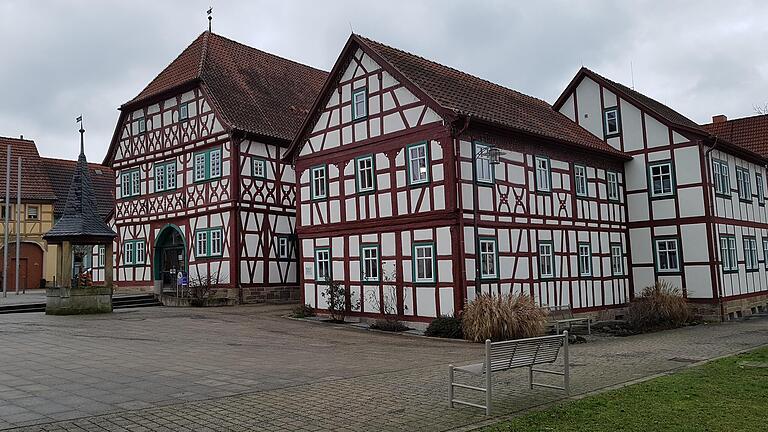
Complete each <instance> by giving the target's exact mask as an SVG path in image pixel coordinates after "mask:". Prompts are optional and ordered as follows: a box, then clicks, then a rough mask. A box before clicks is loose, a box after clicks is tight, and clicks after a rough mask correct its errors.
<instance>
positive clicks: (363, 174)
mask: <svg viewBox="0 0 768 432" xmlns="http://www.w3.org/2000/svg"><path fill="white" fill-rule="evenodd" d="M355 172H356V175H357V183H356V187H357V192H358V193H359V192H371V191H374V190H376V163H375V162H374V159H373V155H368V156H361V157H359V158H357V159H356V160H355Z"/></svg>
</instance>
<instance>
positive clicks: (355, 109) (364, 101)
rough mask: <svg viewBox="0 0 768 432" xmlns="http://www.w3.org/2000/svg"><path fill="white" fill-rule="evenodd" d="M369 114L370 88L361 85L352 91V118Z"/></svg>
mask: <svg viewBox="0 0 768 432" xmlns="http://www.w3.org/2000/svg"><path fill="white" fill-rule="evenodd" d="M367 116H368V88H366V87H361V88H359V89H355V90H353V91H352V120H360V119H363V118H366V117H367Z"/></svg>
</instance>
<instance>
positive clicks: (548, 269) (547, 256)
mask: <svg viewBox="0 0 768 432" xmlns="http://www.w3.org/2000/svg"><path fill="white" fill-rule="evenodd" d="M538 250H539V277H540V278H542V279H551V278H553V277H555V244H554V242H552V240H539V244H538Z"/></svg>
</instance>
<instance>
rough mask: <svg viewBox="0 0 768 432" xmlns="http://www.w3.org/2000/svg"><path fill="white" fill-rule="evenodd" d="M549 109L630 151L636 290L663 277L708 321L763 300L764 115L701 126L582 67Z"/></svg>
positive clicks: (767, 229)
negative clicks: (710, 318) (552, 107)
mask: <svg viewBox="0 0 768 432" xmlns="http://www.w3.org/2000/svg"><path fill="white" fill-rule="evenodd" d="M554 107H555V109H557V110H559V111H560V112H561V113H562V114H564V115H565V116H567V117H568V118H569V119H571V120H573V121H574V122H576V123H578V124H579V125H580V126H581V127H583V128H584V129H586V130H587V131H589V132H590V133H592V134H593V135H594V136H595V137H597V138H599V139H601V140H603V141H604V142H605V143H606V144H608V145H610V146H611V147H612V148H614V149H616V150H620V151H622V152H623V153H625V154H629V155H631V156H632V160H630V161H627V162H626V163H625V165H624V172H625V174H626V176H625V187H626V192H625V195H626V203H627V214H628V221H627V226H628V230H629V231H628V234H629V244H630V245H631V247H630V249H629V251H628V252H629V256H630V257H631V258H630V260H629V262H630V270H631V271H630V274H629V276H630V277H631V278H632V279H633V282H634V286H635V287H636V289H637V287H644V286H648V285H651V284H653V283H654V281H655V280H659V279H661V280H668V281H670V282H671V283H672V284H673V285H675V286H677V287H680V288H681V289H682V293H683V295H684V296H685V297H686V298H687V299H688V300H689V302H691V303H692V304H693V305H695V308H696V309H698V314H700V315H702V316H705V317H712V318H716V317H724V318H727V317H729V316H730V317H734V316H741V315H742V314H744V313H747V314H748V313H752V312H756V311H757V310H762V309H763V308H764V307H765V306H766V304H767V303H768V282H766V280H768V279H766V276H768V273H766V266H767V265H768V214H767V213H766V210H765V179H766V170H765V167H766V166H767V165H768V159H766V157H768V152H767V151H766V145H765V143H766V140H767V139H768V135H766V134H765V133H764V132H765V130H766V129H765V124H766V121H765V120H764V118H762V117H761V118H756V119H754V120H736V121H733V122H728V121H726V119H725V118H723V117H719V116H718V117H715V118H714V119H713V120H714V121H713V123H712V124H710V125H705V126H703V127H702V126H700V125H698V124H696V123H695V122H694V121H692V120H690V119H688V118H687V117H685V116H684V115H682V114H680V113H678V112H677V111H675V110H673V109H671V108H669V107H668V106H666V105H664V104H661V103H659V102H658V101H656V100H654V99H652V98H650V97H648V96H646V95H644V94H642V93H640V92H637V91H635V90H633V89H631V88H629V87H626V86H624V85H622V84H619V83H616V82H614V81H611V80H609V79H607V78H605V77H603V76H600V75H598V74H597V73H595V72H593V71H591V70H589V69H586V68H582V69H581V70H580V71H579V72H578V73H577V74H576V76H575V77H574V78H573V80H572V81H571V82H570V84H569V85H568V86H567V88H566V89H565V91H564V92H563V93H562V95H561V96H560V98H559V99H558V100H557V101H556V102H555V104H554ZM761 128H762V129H761ZM761 131H762V132H763V134H762V136H761V135H760V132H761Z"/></svg>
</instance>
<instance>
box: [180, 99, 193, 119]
mask: <svg viewBox="0 0 768 432" xmlns="http://www.w3.org/2000/svg"><path fill="white" fill-rule="evenodd" d="M190 103H191V102H185V103H182V104H179V121H184V120H188V119H189V105H190Z"/></svg>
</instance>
